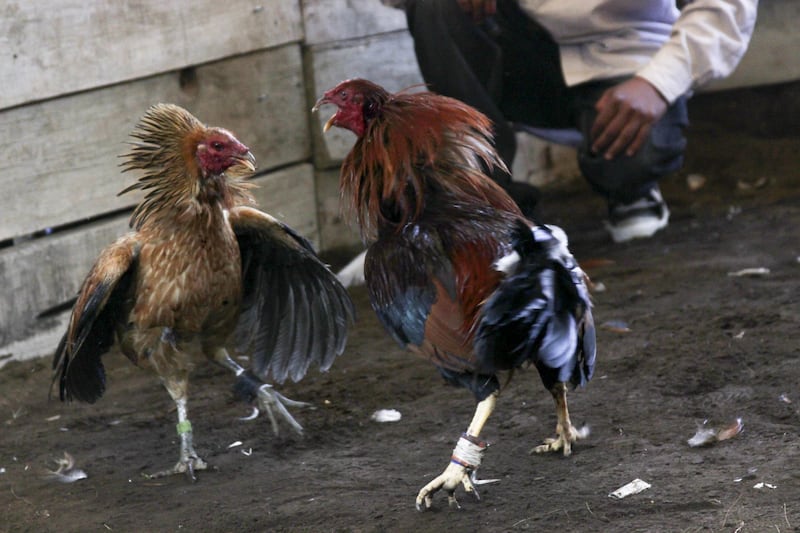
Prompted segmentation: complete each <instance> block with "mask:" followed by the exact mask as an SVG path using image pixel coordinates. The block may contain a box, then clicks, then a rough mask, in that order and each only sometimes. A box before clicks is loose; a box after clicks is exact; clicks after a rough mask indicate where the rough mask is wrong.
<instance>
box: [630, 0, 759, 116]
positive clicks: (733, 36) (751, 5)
mask: <svg viewBox="0 0 800 533" xmlns="http://www.w3.org/2000/svg"><path fill="white" fill-rule="evenodd" d="M757 7H758V0H694V1H693V2H691V3H689V4H688V5H687V6H686V7H684V8H683V10H682V11H681V14H680V16H679V17H678V20H677V21H676V22H675V25H674V26H673V28H672V33H671V35H670V38H669V40H668V41H667V42H665V43H664V45H663V46H662V47H661V49H660V50H659V51H658V52H657V53H656V55H655V56H653V58H652V59H651V60H650V62H649V63H648V64H647V65H645V66H644V67H643V68H642V69H640V70H639V71H638V72H637V73H636V75H637V76H639V77H641V78H644V79H645V80H647V81H649V82H650V83H651V84H652V85H653V86H654V87H655V88H656V89H658V91H659V92H660V93H661V95H662V96H663V97H664V98H665V99H666V100H667V101H668V102H669V103H672V102H674V101H675V100H676V99H677V98H678V97H679V96H681V95H682V94H684V93H686V92H687V91H689V90H691V89H694V88H696V87H699V86H701V85H703V84H704V83H707V82H708V81H710V80H712V79H717V78H724V77H725V76H728V75H729V74H730V73H731V72H733V70H734V69H735V68H736V65H738V64H739V60H740V59H741V58H742V56H743V55H744V52H745V51H746V50H747V45H748V44H749V43H750V36H751V35H752V34H753V27H754V26H755V22H756V11H757Z"/></svg>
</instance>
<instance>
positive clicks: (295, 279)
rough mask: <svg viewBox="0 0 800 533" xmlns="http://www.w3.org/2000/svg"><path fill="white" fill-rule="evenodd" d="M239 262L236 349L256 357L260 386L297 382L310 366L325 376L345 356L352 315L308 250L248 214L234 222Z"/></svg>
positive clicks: (284, 230)
mask: <svg viewBox="0 0 800 533" xmlns="http://www.w3.org/2000/svg"><path fill="white" fill-rule="evenodd" d="M229 220H230V223H231V226H232V227H233V231H234V233H235V234H236V238H237V240H238V241H239V250H240V253H241V256H242V312H241V315H240V317H239V322H238V324H237V327H236V332H235V338H236V342H237V349H239V350H240V351H242V352H245V351H248V352H251V355H252V361H253V365H252V370H253V371H254V372H255V373H256V374H257V375H258V376H259V377H261V378H262V379H266V377H267V375H271V376H272V379H273V380H275V381H277V382H279V383H281V382H283V381H284V380H285V379H286V378H287V377H291V378H292V380H294V381H298V380H299V379H300V378H302V377H303V376H304V375H305V373H306V371H307V370H308V367H309V366H310V365H311V363H317V364H319V366H320V368H321V369H322V370H323V371H324V370H327V369H328V368H330V366H331V364H332V363H333V360H334V359H335V358H336V357H337V356H339V355H341V353H342V352H343V351H344V346H345V342H346V340H347V327H348V325H349V323H350V322H351V321H352V320H353V318H354V317H355V308H354V306H353V302H352V301H351V300H350V296H349V294H348V293H347V290H346V289H345V288H344V287H343V286H342V285H341V284H340V283H339V281H338V280H337V279H336V276H335V275H334V274H333V273H332V272H331V271H330V270H329V269H328V267H327V266H326V265H325V264H324V263H322V261H320V259H319V258H318V257H317V255H316V254H315V253H314V249H313V248H312V246H311V244H310V243H309V242H308V241H307V240H306V239H304V238H303V237H301V236H300V235H298V234H297V233H296V232H295V231H293V230H292V229H291V228H289V227H288V226H287V225H286V224H284V223H282V222H280V221H278V220H276V219H275V218H273V217H271V216H270V215H267V214H266V213H263V212H261V211H259V210H257V209H253V208H251V207H244V206H241V207H236V208H234V209H232V210H231V212H230V217H229Z"/></svg>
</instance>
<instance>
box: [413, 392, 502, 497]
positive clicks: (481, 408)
mask: <svg viewBox="0 0 800 533" xmlns="http://www.w3.org/2000/svg"><path fill="white" fill-rule="evenodd" d="M496 402H497V393H496V392H493V393H492V394H490V395H489V396H488V397H487V398H486V399H485V400H483V401H481V402H480V403H478V407H476V408H475V416H474V417H473V418H472V422H471V423H470V425H469V427H468V428H467V431H466V433H465V434H464V435H463V436H462V437H461V439H459V442H458V445H456V448H455V449H454V450H453V455H452V457H451V459H450V464H449V465H447V468H446V469H445V470H444V472H442V473H441V474H440V475H439V476H438V477H437V478H435V479H434V480H433V481H431V482H430V483H428V484H427V485H425V486H424V487H422V490H420V491H419V494H417V510H418V511H422V510H423V509H428V508H430V506H431V503H432V502H433V495H434V494H435V493H436V492H437V491H439V490H442V489H444V490H445V491H446V492H447V498H448V501H449V503H450V507H456V508H459V507H460V506H459V505H458V501H457V500H456V497H455V491H456V488H457V487H458V485H459V483H460V484H462V485H464V490H466V491H467V492H471V493H473V494H474V495H475V497H476V498H478V497H479V496H478V492H477V491H476V490H475V486H474V485H473V482H472V479H471V478H470V474H472V473H473V472H474V471H475V470H477V468H478V467H479V466H480V460H481V457H482V456H483V451H484V449H485V448H486V445H485V444H484V443H481V442H480V441H479V440H478V436H479V435H480V433H481V430H482V429H483V426H484V424H486V421H487V420H488V419H489V416H490V415H491V414H492V411H493V410H494V406H495V403H496ZM464 448H466V450H464ZM462 450H464V451H462ZM465 453H466V454H469V455H470V456H471V457H469V459H467V458H466V457H460V456H459V455H464V454H465ZM475 463H477V464H475ZM423 504H424V507H423Z"/></svg>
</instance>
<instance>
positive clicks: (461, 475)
mask: <svg viewBox="0 0 800 533" xmlns="http://www.w3.org/2000/svg"><path fill="white" fill-rule="evenodd" d="M459 483H461V484H462V485H464V490H465V491H466V492H469V493H472V494H473V495H474V496H475V499H476V500H480V499H481V497H480V495H479V494H478V491H477V490H475V485H473V483H472V479H471V476H470V473H469V471H468V470H467V469H466V468H465V467H464V466H462V465H460V464H457V463H450V464H449V465H447V468H445V470H444V472H442V473H441V474H440V475H439V476H438V477H436V478H435V479H433V480H432V481H431V482H430V483H428V484H427V485H425V486H424V487H422V489H421V490H420V491H419V494H417V502H416V507H417V511H424V510H426V509H430V508H431V505H432V504H433V495H434V494H435V493H437V492H438V491H440V490H442V489H444V490H445V492H447V501H448V504H449V505H450V507H451V508H453V509H461V505H459V503H458V500H456V495H455V492H456V488H457V487H458V484H459Z"/></svg>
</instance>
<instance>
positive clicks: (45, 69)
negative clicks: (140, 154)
mask: <svg viewBox="0 0 800 533" xmlns="http://www.w3.org/2000/svg"><path fill="white" fill-rule="evenodd" d="M220 7H223V5H221V4H220V3H219V2H217V1H215V0H193V1H191V2H164V1H163V0H139V1H137V2H127V1H121V2H108V1H103V2H93V1H88V2H87V1H83V0H51V1H48V2H42V1H31V0H9V1H5V2H3V3H2V6H0V50H2V53H1V54H0V79H2V80H4V82H3V90H2V91H0V109H3V108H6V107H10V106H15V105H19V104H23V103H25V102H30V101H37V100H42V99H45V98H52V97H54V96H58V95H63V94H69V93H73V92H76V91H81V90H86V89H93V88H95V87H100V86H104V85H110V84H112V83H118V82H121V81H126V80H132V79H136V78H141V77H144V76H150V75H153V74H157V73H161V72H167V71H171V70H176V69H180V68H183V67H184V66H187V65H196V64H200V63H207V62H209V61H214V60H218V59H221V58H224V57H229V56H233V55H238V54H243V53H247V52H251V51H255V50H261V49H264V48H269V47H274V46H277V45H281V44H284V43H288V42H299V41H301V40H302V39H303V27H302V18H301V14H300V4H299V2H297V1H293V2H285V1H280V2H267V3H266V5H264V4H260V3H258V2H252V1H250V0H228V1H226V2H225V3H224V8H223V9H220Z"/></svg>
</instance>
